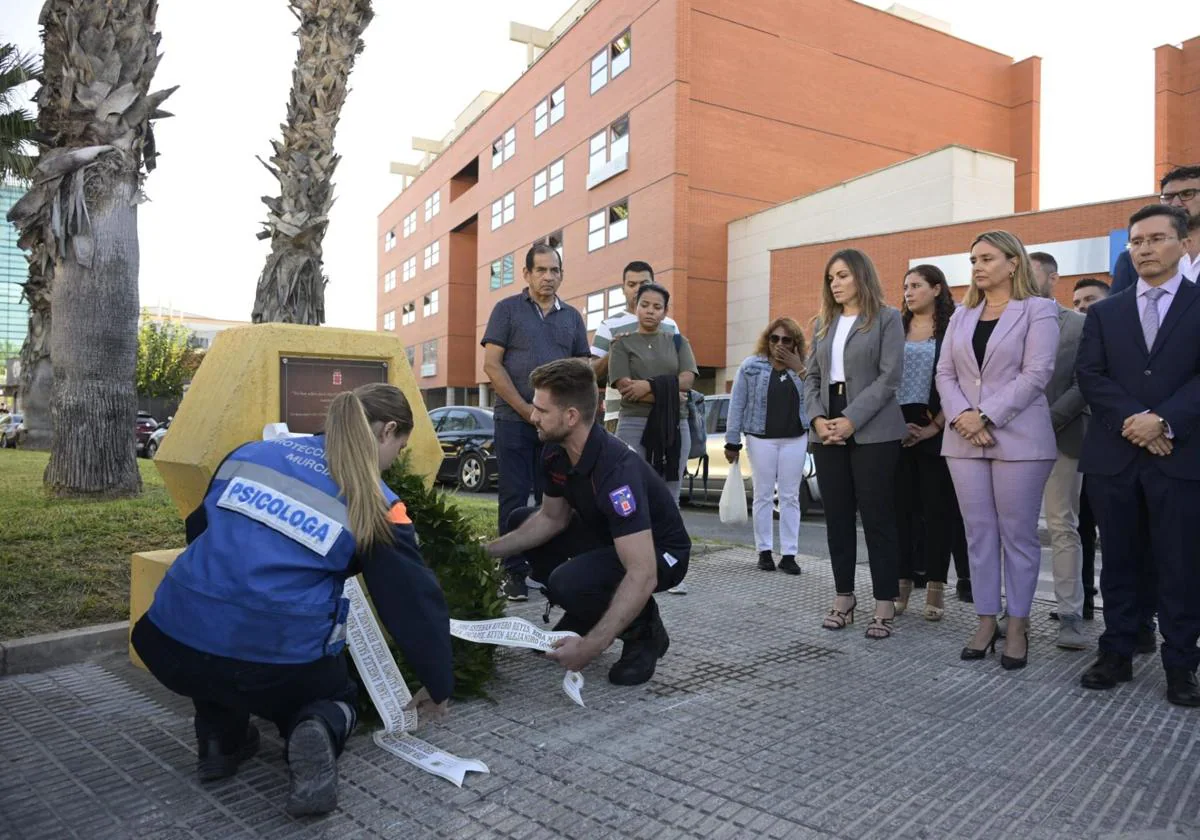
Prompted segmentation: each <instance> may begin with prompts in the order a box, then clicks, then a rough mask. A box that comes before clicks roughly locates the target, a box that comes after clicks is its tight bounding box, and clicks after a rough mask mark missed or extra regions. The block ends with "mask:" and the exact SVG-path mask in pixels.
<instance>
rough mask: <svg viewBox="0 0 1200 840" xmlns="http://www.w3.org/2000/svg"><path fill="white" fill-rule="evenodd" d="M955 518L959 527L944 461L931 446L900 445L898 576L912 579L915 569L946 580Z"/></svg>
mask: <svg viewBox="0 0 1200 840" xmlns="http://www.w3.org/2000/svg"><path fill="white" fill-rule="evenodd" d="M933 442H934V441H933V440H929V441H925V443H933ZM955 519H957V520H959V523H960V524H959V527H960V528H961V527H962V526H961V521H962V516H961V514H959V512H958V498H957V497H956V496H955V495H954V482H953V481H951V479H950V470H949V469H947V468H946V459H945V458H943V457H942V456H941V454H939V453H938V451H937V449H935V448H926V447H924V446H922V445H920V444H918V445H917V446H909V447H902V448H901V449H900V457H899V460H898V463H897V465H896V532H897V535H898V538H899V572H898V577H899V578H901V579H902V580H912V578H913V574H914V573H915V572H918V571H920V572H924V573H925V575H926V577H927V579H928V580H931V581H934V582H938V583H945V582H946V576H947V573H948V572H949V570H950V552H951V548H952V546H953V544H954V535H955V527H954V526H955V522H954V520H955Z"/></svg>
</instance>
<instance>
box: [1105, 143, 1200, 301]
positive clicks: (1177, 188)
mask: <svg viewBox="0 0 1200 840" xmlns="http://www.w3.org/2000/svg"><path fill="white" fill-rule="evenodd" d="M1159 188H1160V189H1161V190H1162V193H1161V194H1160V195H1159V197H1158V200H1159V201H1161V202H1162V203H1163V204H1167V205H1169V206H1171V207H1179V208H1182V209H1183V212H1185V213H1187V214H1188V215H1189V216H1191V217H1192V218H1196V217H1200V166H1180V167H1177V168H1175V169H1172V170H1171V171H1170V172H1168V173H1167V174H1166V175H1164V176H1163V178H1162V181H1161V182H1159ZM1198 247H1200V243H1197V242H1195V241H1193V242H1192V248H1191V250H1190V252H1189V253H1185V254H1184V255H1183V257H1181V258H1180V261H1179V262H1180V265H1179V270H1180V271H1181V272H1183V276H1184V277H1186V278H1187V279H1188V280H1191V281H1192V282H1193V283H1197V282H1200V256H1197V248H1198ZM1137 279H1138V275H1137V272H1136V271H1135V270H1134V267H1133V261H1132V260H1131V259H1130V254H1129V251H1123V252H1122V253H1121V255H1120V256H1119V257H1117V264H1116V266H1114V267H1113V282H1112V293H1113V294H1114V295H1115V294H1116V293H1117V292H1123V291H1125V290H1126V289H1128V288H1129V287H1130V286H1133V285H1134V284H1136V283H1137Z"/></svg>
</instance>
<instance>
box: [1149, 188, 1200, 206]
mask: <svg viewBox="0 0 1200 840" xmlns="http://www.w3.org/2000/svg"><path fill="white" fill-rule="evenodd" d="M1197 195H1200V190H1198V189H1190V190H1180V191H1179V192H1165V193H1163V194H1162V195H1160V196H1159V197H1158V200H1159V201H1161V202H1162V203H1163V204H1170V203H1171V202H1172V201H1174V200H1175V199H1177V198H1178V199H1179V200H1180V201H1191V200H1192V199H1193V198H1195V197H1196V196H1197Z"/></svg>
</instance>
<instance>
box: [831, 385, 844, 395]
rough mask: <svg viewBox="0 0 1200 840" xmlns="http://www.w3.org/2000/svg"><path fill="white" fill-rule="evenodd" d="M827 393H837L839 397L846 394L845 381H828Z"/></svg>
mask: <svg viewBox="0 0 1200 840" xmlns="http://www.w3.org/2000/svg"><path fill="white" fill-rule="evenodd" d="M829 393H831V394H837V395H838V396H839V397H844V396H846V383H845V382H830V383H829Z"/></svg>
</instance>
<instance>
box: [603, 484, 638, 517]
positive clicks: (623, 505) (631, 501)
mask: <svg viewBox="0 0 1200 840" xmlns="http://www.w3.org/2000/svg"><path fill="white" fill-rule="evenodd" d="M608 499H609V501H610V502H612V506H613V510H615V511H616V512H617V515H618V516H632V515H633V512H634V511H635V510H637V499H635V498H634V496H633V491H632V490H631V489H629V485H628V484H625V485H622V486H621V487H618V488H617V489H616V490H613V491H612V492H611V493H609V494H608Z"/></svg>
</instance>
